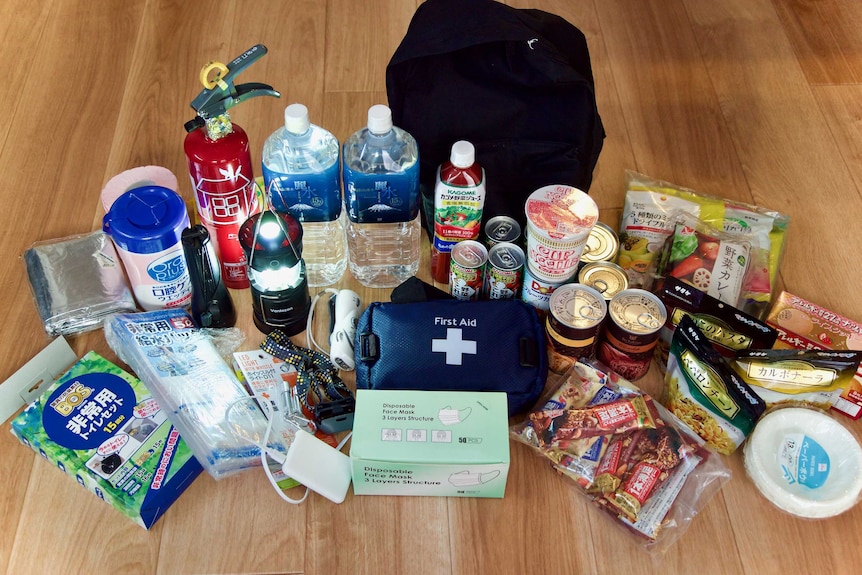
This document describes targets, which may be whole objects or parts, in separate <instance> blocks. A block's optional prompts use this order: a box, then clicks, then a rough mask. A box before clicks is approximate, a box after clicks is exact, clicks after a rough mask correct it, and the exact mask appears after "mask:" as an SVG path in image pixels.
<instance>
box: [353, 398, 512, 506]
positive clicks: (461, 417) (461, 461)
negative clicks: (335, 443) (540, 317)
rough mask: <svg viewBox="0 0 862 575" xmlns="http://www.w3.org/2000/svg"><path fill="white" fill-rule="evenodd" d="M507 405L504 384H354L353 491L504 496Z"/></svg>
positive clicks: (507, 437) (388, 493) (506, 471)
mask: <svg viewBox="0 0 862 575" xmlns="http://www.w3.org/2000/svg"><path fill="white" fill-rule="evenodd" d="M508 413H509V412H508V402H507V399H506V394H505V393H503V392H472V391H415V390H373V389H360V390H358V391H357V393H356V413H355V414H354V419H353V438H352V439H351V444H350V459H351V461H352V464H353V492H354V493H355V494H356V495H431V496H444V497H496V498H500V497H503V494H504V492H505V489H506V477H507V475H508V471H509V428H508Z"/></svg>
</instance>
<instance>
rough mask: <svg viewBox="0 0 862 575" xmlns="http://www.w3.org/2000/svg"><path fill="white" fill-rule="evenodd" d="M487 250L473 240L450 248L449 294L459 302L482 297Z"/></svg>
mask: <svg viewBox="0 0 862 575" xmlns="http://www.w3.org/2000/svg"><path fill="white" fill-rule="evenodd" d="M487 261H488V248H486V247H485V246H484V245H482V244H481V243H479V242H477V241H475V240H464V241H463V242H458V243H457V244H455V245H454V246H453V247H452V259H451V261H450V262H449V293H451V294H452V295H453V296H455V298H456V299H461V300H477V299H479V298H480V297H481V296H482V284H483V283H484V281H485V275H484V272H485V263H487Z"/></svg>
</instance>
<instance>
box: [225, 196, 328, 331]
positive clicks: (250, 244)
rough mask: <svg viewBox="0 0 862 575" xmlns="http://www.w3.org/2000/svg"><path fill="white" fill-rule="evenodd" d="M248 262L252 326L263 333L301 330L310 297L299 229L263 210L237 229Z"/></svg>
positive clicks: (292, 220) (285, 216) (281, 215)
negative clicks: (252, 314)
mask: <svg viewBox="0 0 862 575" xmlns="http://www.w3.org/2000/svg"><path fill="white" fill-rule="evenodd" d="M239 242H240V245H242V249H243V251H244V252H245V257H246V259H247V260H248V279H249V283H250V284H251V298H252V307H253V308H254V324H255V325H256V326H257V328H258V329H259V330H260V331H262V332H263V333H269V332H271V331H272V330H274V329H279V330H281V331H283V332H284V333H285V334H287V335H289V336H290V335H296V334H298V333H299V332H301V331H303V330H304V329H305V323H306V320H307V319H308V311H309V308H310V306H311V297H310V296H309V294H308V281H307V279H306V273H305V262H304V261H303V259H302V226H301V225H300V223H299V222H298V221H297V220H296V219H295V218H293V217H292V216H290V215H289V214H285V213H281V212H276V211H273V210H265V211H263V212H261V213H259V214H255V215H253V216H251V217H250V218H248V219H247V220H246V221H245V222H244V223H243V224H242V227H240V230H239Z"/></svg>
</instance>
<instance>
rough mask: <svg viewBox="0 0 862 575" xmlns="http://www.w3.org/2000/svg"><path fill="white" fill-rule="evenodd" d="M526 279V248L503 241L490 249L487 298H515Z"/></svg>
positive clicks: (486, 282) (487, 267) (486, 273)
mask: <svg viewBox="0 0 862 575" xmlns="http://www.w3.org/2000/svg"><path fill="white" fill-rule="evenodd" d="M523 281H524V250H522V249H521V248H519V247H518V246H516V245H515V244H513V243H510V242H502V243H499V244H495V245H494V246H493V247H492V248H491V249H490V250H488V265H487V266H486V267H485V286H484V288H483V295H484V297H485V298H486V299H513V298H515V297H516V296H517V295H518V293H519V292H520V291H521V283H522V282H523Z"/></svg>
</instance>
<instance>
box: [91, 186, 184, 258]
mask: <svg viewBox="0 0 862 575" xmlns="http://www.w3.org/2000/svg"><path fill="white" fill-rule="evenodd" d="M187 227H189V214H188V212H187V211H186V204H185V202H184V201H183V199H182V198H181V197H180V195H179V194H177V193H176V192H175V191H173V190H171V189H168V188H163V187H161V186H143V187H140V188H134V189H132V190H129V191H127V192H125V193H124V194H122V195H121V196H120V197H119V198H117V199H116V200H115V201H114V203H113V204H112V205H111V210H110V211H109V212H108V213H107V214H105V217H104V218H102V230H103V231H104V232H105V233H106V234H108V235H109V236H111V239H112V240H114V243H115V244H117V247H119V248H120V249H123V250H126V251H127V252H133V253H138V254H153V253H157V252H160V251H163V250H166V249H168V248H171V247H174V246H176V245H178V244H179V243H180V238H181V236H182V233H183V230H184V229H186V228H187Z"/></svg>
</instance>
